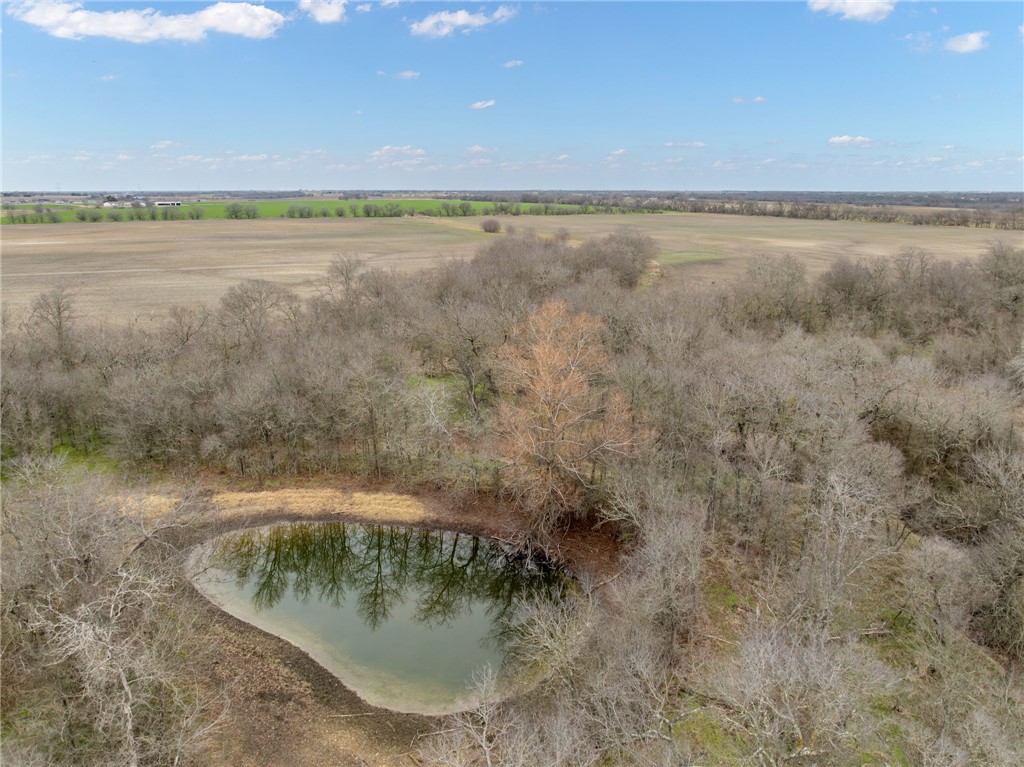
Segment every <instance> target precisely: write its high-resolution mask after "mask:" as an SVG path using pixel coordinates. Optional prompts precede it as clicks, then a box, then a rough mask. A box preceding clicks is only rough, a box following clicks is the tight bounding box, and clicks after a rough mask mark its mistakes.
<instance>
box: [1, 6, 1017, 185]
mask: <svg viewBox="0 0 1024 767" xmlns="http://www.w3.org/2000/svg"><path fill="white" fill-rule="evenodd" d="M2 7H3V14H2V22H0V23H2V25H3V28H2V32H3V35H2V46H3V118H2V120H3V122H2V128H3V138H2V145H3V179H2V186H3V189H4V190H7V191H10V190H57V189H60V190H64V191H72V190H122V191H132V190H137V189H149V190H153V189H167V190H170V189H190V190H214V189H298V188H303V189H536V188H542V189H680V190H687V189H689V190H710V189H714V190H718V189H794V190H880V191H886V190H954V191H955V190H981V191H1004V190H1005V191H1021V190H1022V188H1024V162H1022V160H1024V158H1022V155H1024V4H1022V3H1020V2H994V3H989V2H913V1H911V0H900V1H899V2H891V1H888V0H880V1H878V2H873V1H871V0H809V2H650V3H642V2H529V3H512V2H506V3H432V2H393V1H391V0H386V1H385V2H367V3H359V2H341V1H340V0H298V2H274V0H266V2H262V3H261V2H255V1H253V0H251V1H250V2H215V1H214V0H196V1H195V2H186V3H178V2H135V0H123V1H122V2H73V1H71V0H4V3H3V6H2Z"/></svg>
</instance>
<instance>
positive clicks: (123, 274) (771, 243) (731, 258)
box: [0, 213, 1024, 319]
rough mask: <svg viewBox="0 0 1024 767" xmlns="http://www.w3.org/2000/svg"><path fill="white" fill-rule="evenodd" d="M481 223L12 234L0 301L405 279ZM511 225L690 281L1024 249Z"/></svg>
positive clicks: (824, 230)
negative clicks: (634, 259)
mask: <svg viewBox="0 0 1024 767" xmlns="http://www.w3.org/2000/svg"><path fill="white" fill-rule="evenodd" d="M480 220H481V219H480V218H459V219H428V218H401V219H324V220H295V219H261V220H257V221H228V220H223V221H222V220H209V221H170V222H151V221H145V222H121V223H99V224H70V223H69V224H39V225H15V226H6V227H4V229H3V258H2V261H0V285H2V293H0V295H2V301H3V305H4V306H5V307H8V308H10V309H12V310H15V311H16V310H18V309H21V308H24V307H26V306H28V305H29V304H30V302H31V301H32V299H33V298H34V297H35V296H37V295H39V294H40V293H42V292H44V291H46V290H49V289H51V288H54V287H57V286H65V287H68V288H70V289H72V290H74V291H75V295H76V306H77V309H78V313H79V315H80V316H81V317H82V318H83V319H100V318H112V319H126V318H130V317H132V316H140V317H149V316H154V317H161V316H163V315H165V314H166V313H167V311H168V310H169V309H170V308H171V307H172V306H175V305H194V304H196V303H197V302H203V303H207V304H210V305H212V304H215V303H216V302H217V300H218V299H219V297H220V296H221V295H222V294H223V293H224V291H225V290H226V289H227V288H229V287H230V286H232V285H234V284H236V283H238V282H240V281H241V280H244V279H248V278H261V279H266V280H271V281H274V282H278V283H281V284H283V285H286V286H288V287H290V288H292V289H293V290H295V291H296V292H297V293H299V294H300V295H308V294H310V293H312V291H313V290H315V286H316V282H317V280H318V279H319V278H320V276H321V275H322V274H323V272H324V270H325V268H326V266H327V264H328V263H329V262H330V260H331V259H332V258H333V257H334V256H336V255H339V254H353V255H358V256H359V257H361V258H363V259H364V260H365V261H366V262H367V263H368V264H369V265H371V266H376V267H381V268H394V269H397V270H399V271H402V272H409V271H414V270H417V269H422V268H425V267H429V266H431V265H432V264H435V263H437V262H438V261H439V260H441V259H443V258H446V257H452V256H470V255H472V254H473V253H474V252H476V250H477V248H479V247H480V246H481V245H482V244H484V243H486V242H487V241H488V240H489V239H490V238H491V237H493V236H494V235H487V234H484V233H483V232H482V231H481V230H480V226H479V225H480ZM502 224H503V225H504V226H512V227H515V228H516V229H517V230H520V231H523V230H534V231H536V232H537V233H539V234H541V235H550V234H553V233H554V232H556V231H558V230H561V229H565V230H568V232H569V234H570V236H571V237H572V238H573V239H576V240H579V239H583V238H585V237H591V236H598V235H603V234H607V233H610V232H613V231H615V230H616V229H618V228H620V227H622V226H630V227H633V228H635V229H637V230H639V231H641V232H643V233H645V234H648V235H650V236H651V237H653V238H654V239H655V241H656V242H657V243H658V246H659V249H660V253H659V260H660V261H661V262H662V264H663V265H664V266H666V267H673V269H674V270H678V271H679V273H681V274H684V275H686V276H687V277H689V278H693V279H704V280H718V279H728V278H731V277H733V276H735V275H737V274H739V273H741V272H742V271H743V269H744V264H745V262H746V260H747V259H749V258H750V257H752V256H758V255H766V256H778V255H782V254H786V253H789V254H792V255H794V256H796V257H797V258H799V259H801V260H802V261H804V262H805V263H806V264H807V266H808V269H809V271H810V272H811V273H814V272H817V271H820V270H822V269H825V268H827V266H828V264H829V263H831V262H832V260H834V259H835V258H836V257H838V256H842V255H845V256H848V257H850V258H877V257H879V256H890V255H894V254H896V253H898V252H899V251H900V250H902V249H904V248H908V247H919V248H923V249H924V250H926V251H928V252H930V253H932V254H933V255H934V256H935V257H936V258H940V259H954V260H956V259H963V258H975V257H977V256H978V255H979V254H980V253H982V252H984V251H985V250H986V249H987V248H988V247H989V245H991V244H992V243H993V242H996V241H1003V242H1007V243H1009V244H1011V245H1014V246H1015V247H1024V233H1021V232H1007V231H996V230H991V229H966V228H953V227H926V226H910V225H906V224H874V223H861V222H835V221H803V220H793V219H777V218H767V217H745V216H723V215H712V214H685V213H683V214H660V215H636V216H623V215H618V216H613V215H607V216H606V215H600V216H598V215H592V216H549V217H534V216H521V217H517V218H503V219H502Z"/></svg>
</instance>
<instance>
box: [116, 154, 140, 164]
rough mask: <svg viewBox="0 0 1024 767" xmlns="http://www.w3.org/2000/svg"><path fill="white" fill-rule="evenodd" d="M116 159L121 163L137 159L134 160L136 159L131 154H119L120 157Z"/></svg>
mask: <svg viewBox="0 0 1024 767" xmlns="http://www.w3.org/2000/svg"><path fill="white" fill-rule="evenodd" d="M114 159H115V160H118V161H120V162H124V161H126V160H134V159H135V158H134V157H132V156H131V155H130V154H119V155H118V156H117V157H115V158H114Z"/></svg>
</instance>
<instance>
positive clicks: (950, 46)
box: [942, 32, 988, 53]
mask: <svg viewBox="0 0 1024 767" xmlns="http://www.w3.org/2000/svg"><path fill="white" fill-rule="evenodd" d="M986 37H988V32H968V33H967V34H963V35H957V36H956V37H951V38H949V39H948V40H946V42H945V43H944V44H943V46H942V47H943V48H945V49H946V50H947V51H951V52H952V53H974V52H975V51H980V50H981V49H982V48H987V47H988V43H986V42H985V38H986Z"/></svg>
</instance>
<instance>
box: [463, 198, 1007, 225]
mask: <svg viewBox="0 0 1024 767" xmlns="http://www.w3.org/2000/svg"><path fill="white" fill-rule="evenodd" d="M460 194H462V193H460ZM464 196H465V197H466V199H470V200H478V201H488V202H492V203H493V204H494V205H495V206H498V205H516V204H522V205H530V206H531V207H532V206H535V205H537V204H543V205H575V206H579V207H581V208H583V209H584V211H585V212H595V213H596V212H600V213H644V212H647V213H655V212H663V211H680V212H685V213H718V214H726V215H741V216H773V217H778V218H799V219H809V220H816V221H870V222H877V223H901V224H915V225H919V226H925V225H928V226H969V227H981V228H986V229H988V228H991V229H1007V230H1009V229H1013V230H1019V229H1024V205H1021V202H1020V195H1019V194H1017V195H1011V194H1001V193H992V194H976V195H955V194H942V193H920V194H911V193H903V194H883V193H872V194H867V193H865V194H857V193H844V192H821V193H811V192H774V193H772V192H656V191H655V192H648V191H635V192H527V193H518V192H494V193H476V194H474V193H465V194H464ZM915 208H917V209H916V210H915ZM927 208H943V209H942V210H932V209H927Z"/></svg>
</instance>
